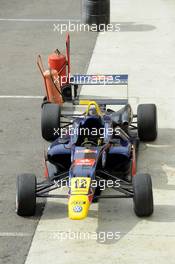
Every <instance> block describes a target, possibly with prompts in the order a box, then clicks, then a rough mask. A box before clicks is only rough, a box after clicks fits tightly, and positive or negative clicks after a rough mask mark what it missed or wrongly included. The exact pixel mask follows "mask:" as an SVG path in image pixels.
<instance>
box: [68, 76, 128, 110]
mask: <svg viewBox="0 0 175 264" xmlns="http://www.w3.org/2000/svg"><path fill="white" fill-rule="evenodd" d="M70 84H73V85H111V86H113V85H116V86H119V85H120V86H127V98H126V99H110V98H109V99H107V98H106V97H99V96H91V95H79V96H77V97H74V99H73V103H74V104H75V105H79V104H81V102H82V101H85V100H89V101H96V102H97V103H98V104H99V105H126V104H127V103H128V75H127V74H120V75H117V74H105V75H92V74H89V75H80V74H78V75H73V76H71V78H70Z"/></svg>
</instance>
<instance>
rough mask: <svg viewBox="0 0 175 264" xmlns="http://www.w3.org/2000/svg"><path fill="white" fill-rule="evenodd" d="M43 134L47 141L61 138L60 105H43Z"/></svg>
mask: <svg viewBox="0 0 175 264" xmlns="http://www.w3.org/2000/svg"><path fill="white" fill-rule="evenodd" d="M41 111H42V112H41V133H42V137H43V138H44V139H45V140H47V141H54V140H55V139H56V138H58V136H59V128H60V117H61V107H60V105H58V104H53V103H46V104H43V107H42V110H41Z"/></svg>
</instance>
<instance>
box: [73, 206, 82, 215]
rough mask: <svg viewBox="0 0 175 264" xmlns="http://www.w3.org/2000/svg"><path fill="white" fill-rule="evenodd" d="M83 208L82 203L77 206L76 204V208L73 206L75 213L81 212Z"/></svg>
mask: <svg viewBox="0 0 175 264" xmlns="http://www.w3.org/2000/svg"><path fill="white" fill-rule="evenodd" d="M82 210H83V207H82V206H80V205H76V206H74V208H73V211H74V212H75V213H80V212H81V211H82Z"/></svg>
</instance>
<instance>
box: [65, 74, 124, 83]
mask: <svg viewBox="0 0 175 264" xmlns="http://www.w3.org/2000/svg"><path fill="white" fill-rule="evenodd" d="M70 83H71V84H74V85H128V75H127V74H120V75H116V74H105V75H92V74H88V75H80V74H78V75H73V76H71V78H70Z"/></svg>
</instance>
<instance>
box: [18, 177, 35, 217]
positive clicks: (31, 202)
mask: <svg viewBox="0 0 175 264" xmlns="http://www.w3.org/2000/svg"><path fill="white" fill-rule="evenodd" d="M35 208H36V176H35V175H33V174H21V175H19V176H18V177H17V192H16V212H17V214H18V215H20V216H32V215H34V214H35Z"/></svg>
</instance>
